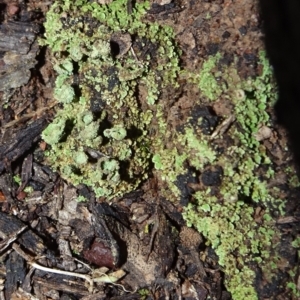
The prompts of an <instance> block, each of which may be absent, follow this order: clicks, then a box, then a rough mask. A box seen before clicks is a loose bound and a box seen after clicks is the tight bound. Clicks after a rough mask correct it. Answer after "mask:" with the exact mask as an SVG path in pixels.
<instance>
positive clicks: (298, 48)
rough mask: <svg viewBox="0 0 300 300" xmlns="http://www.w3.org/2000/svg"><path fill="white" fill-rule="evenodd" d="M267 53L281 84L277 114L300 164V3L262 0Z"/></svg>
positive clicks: (295, 0)
mask: <svg viewBox="0 0 300 300" xmlns="http://www.w3.org/2000/svg"><path fill="white" fill-rule="evenodd" d="M260 6H261V12H262V17H263V20H264V28H265V34H266V37H265V41H266V47H267V52H268V55H269V57H270V60H271V63H272V65H273V66H274V71H275V76H276V79H277V82H278V86H279V100H278V102H277V104H276V107H275V109H276V113H277V117H278V120H279V122H280V123H282V124H283V125H284V126H285V127H286V128H287V130H288V131H289V134H290V139H291V143H292V146H293V148H294V153H295V158H296V160H297V163H298V165H299V164H300V139H299V136H300V55H299V54H300V2H299V1H297V0H293V1H284V0H260Z"/></svg>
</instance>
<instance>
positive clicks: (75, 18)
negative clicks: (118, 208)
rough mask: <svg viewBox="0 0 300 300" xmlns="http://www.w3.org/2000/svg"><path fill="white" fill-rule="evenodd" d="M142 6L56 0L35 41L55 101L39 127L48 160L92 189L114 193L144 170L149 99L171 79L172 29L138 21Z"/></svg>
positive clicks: (173, 59)
mask: <svg viewBox="0 0 300 300" xmlns="http://www.w3.org/2000/svg"><path fill="white" fill-rule="evenodd" d="M147 7H148V3H147V2H142V3H136V5H135V7H134V9H133V11H132V13H127V0H118V1H113V2H111V3H110V4H107V5H104V4H98V3H96V2H93V1H87V0H80V1H79V0H77V1H68V0H58V1H55V3H54V4H53V5H52V7H51V9H50V10H49V12H48V13H47V21H46V23H45V29H46V32H45V39H44V40H42V41H41V43H42V44H44V45H48V46H49V47H50V49H51V50H52V54H53V61H54V69H55V70H56V72H57V78H56V81H55V89H54V96H55V98H56V99H57V100H58V101H59V102H61V103H62V104H63V108H62V109H61V110H58V112H57V115H56V117H55V119H54V121H53V123H52V124H50V125H49V126H48V128H46V130H45V131H44V132H43V134H42V137H43V139H44V140H45V141H46V142H47V143H48V144H50V145H51V150H49V151H48V152H47V155H48V161H49V163H50V164H51V165H52V166H53V167H55V168H56V169H58V170H59V171H60V172H61V174H62V176H63V177H64V178H65V179H67V180H68V181H70V182H71V183H73V184H79V183H84V184H86V185H88V186H90V187H92V188H93V190H94V191H95V193H96V195H97V196H105V197H107V198H112V197H115V196H118V195H122V194H123V193H125V192H129V191H132V190H133V189H134V188H135V187H136V186H137V185H138V184H139V183H140V182H141V180H143V179H144V178H145V177H146V176H147V170H148V166H149V160H150V152H149V148H148V147H145V146H144V145H147V144H149V136H148V128H147V126H148V124H149V122H150V121H151V118H152V108H151V106H152V105H153V104H154V103H155V102H157V101H158V98H159V91H160V90H161V89H163V88H164V87H166V86H168V85H170V84H171V85H173V86H175V85H176V81H175V78H176V74H177V71H178V70H179V68H178V56H177V54H176V53H175V50H174V46H173V45H174V43H173V31H172V30H171V29H170V28H169V27H161V26H159V25H158V24H156V23H147V22H146V21H143V20H142V17H143V15H144V14H145V12H146V8H147ZM145 49H148V50H147V51H145ZM137 91H143V95H145V99H143V100H141V99H138V92H137ZM140 106H142V107H143V109H141V107H140Z"/></svg>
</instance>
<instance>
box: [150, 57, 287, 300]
mask: <svg viewBox="0 0 300 300" xmlns="http://www.w3.org/2000/svg"><path fill="white" fill-rule="evenodd" d="M219 57H220V56H219V55H217V56H216V57H213V58H209V60H208V61H209V62H210V64H205V63H204V64H203V66H204V67H205V68H207V67H208V66H210V67H209V69H211V68H212V67H214V68H215V67H217V66H218V68H219V70H220V74H222V76H221V77H220V78H219V80H220V83H221V84H219V85H216V82H215V78H214V77H210V76H206V77H205V78H206V79H207V80H208V81H212V83H211V82H210V83H209V82H206V83H205V84H204V82H203V78H204V77H203V75H202V77H197V76H196V77H193V81H194V82H195V78H196V81H197V78H198V79H199V80H200V82H199V88H200V92H201V94H200V97H199V98H200V99H202V97H201V96H202V95H204V96H205V97H207V98H208V99H209V100H217V98H218V97H222V98H223V99H228V100H230V101H231V103H233V104H234V108H233V111H232V114H233V115H234V119H235V122H234V123H233V124H232V125H231V126H230V127H229V129H228V130H227V132H226V133H225V134H223V136H221V137H218V138H215V139H216V140H215V139H212V138H211V137H210V136H209V135H207V134H204V133H203V132H201V128H200V127H201V126H199V124H201V122H199V121H197V122H196V125H193V126H192V121H191V119H192V117H190V119H188V120H187V122H186V125H185V126H184V127H183V128H181V130H180V132H176V134H175V133H172V136H171V137H172V138H170V134H169V135H168V134H167V132H168V131H167V129H166V128H167V125H166V124H165V125H163V120H162V118H161V123H162V124H161V126H160V128H163V129H164V130H162V133H163V134H164V135H163V136H164V137H165V140H163V141H162V140H159V139H158V140H157V141H156V143H155V149H156V154H155V156H154V157H153V162H154V166H155V167H156V169H157V174H158V176H159V178H160V179H161V180H162V181H164V182H165V185H166V186H167V190H169V191H171V192H172V193H171V194H173V195H175V197H174V198H175V199H176V198H177V200H179V199H180V200H183V201H182V203H184V204H185V203H186V202H187V201H188V200H184V197H191V196H190V195H191V192H187V191H186V189H187V186H188V185H191V186H192V187H195V192H194V194H193V195H192V197H191V199H190V200H192V202H191V203H189V204H188V205H187V207H185V209H184V213H183V215H184V218H185V220H186V221H187V223H188V225H189V226H194V227H196V228H197V229H198V230H199V232H201V233H203V234H204V236H205V237H206V238H207V241H208V244H209V245H211V246H212V247H213V248H214V249H215V251H216V253H217V255H218V256H219V263H220V265H221V266H222V267H223V268H224V272H225V284H226V286H227V288H228V289H229V291H230V292H231V293H232V296H233V299H249V300H250V299H251V300H252V299H258V298H257V294H256V291H255V288H254V281H255V276H256V275H255V271H254V269H253V268H252V267H251V266H253V264H255V263H257V264H258V265H259V266H260V267H261V268H262V269H263V270H267V271H268V274H269V278H271V277H272V275H270V274H272V272H273V271H274V270H273V269H272V268H271V267H270V266H273V265H274V264H272V259H271V257H272V253H273V252H274V251H275V250H274V249H273V248H272V242H273V240H274V237H276V235H278V234H279V233H278V231H277V230H276V228H275V227H274V222H273V221H272V217H271V213H270V210H271V209H272V211H273V212H274V210H276V211H279V213H280V212H282V211H281V209H282V205H283V202H282V200H279V199H276V198H275V197H274V196H273V195H272V191H271V190H269V189H268V186H267V180H268V178H270V176H272V174H273V173H274V171H273V170H272V165H271V162H270V159H269V158H268V156H267V154H266V149H265V147H264V146H263V143H262V142H259V141H258V140H257V139H256V133H257V132H258V130H259V128H261V127H262V126H269V125H270V124H269V115H268V114H267V112H266V109H267V107H268V106H270V105H271V104H272V103H273V101H274V98H276V88H275V85H274V83H273V82H272V72H271V68H270V66H269V65H268V64H267V60H266V58H265V54H264V53H261V54H260V61H259V65H260V66H261V67H262V72H261V74H259V75H258V76H257V77H256V78H248V79H241V78H240V77H239V75H238V73H237V71H236V69H235V67H234V64H232V65H231V66H226V67H224V66H222V65H218V63H219ZM212 62H213V64H212ZM202 74H203V72H202ZM224 82H226V84H223V83H224ZM205 89H208V91H207V90H205ZM212 89H215V90H212ZM226 117H227V116H224V118H226ZM200 121H201V120H200ZM194 123H195V122H194ZM162 139H163V137H162ZM170 139H171V142H170ZM222 139H224V141H221V143H220V140H222ZM226 139H227V140H229V142H228V144H226V142H225V140H226ZM165 145H168V146H167V147H166V146H165ZM220 145H227V147H224V146H222V147H221V148H220ZM175 162H180V163H177V164H176V163H175ZM220 170H221V171H220ZM206 174H217V175H214V176H215V177H214V180H215V184H214V183H210V182H209V181H207V180H206V181H204V180H203V179H204V177H205V176H206ZM198 178H201V180H200V183H198V184H197V182H198ZM211 182H213V181H211ZM168 194H169V198H170V193H169V192H168V191H165V195H168ZM192 203H193V204H192ZM257 206H260V207H263V208H264V215H263V217H262V219H261V220H260V222H257V221H256V220H255V213H256V207H257ZM273 246H274V245H273ZM272 251H273V252H272Z"/></svg>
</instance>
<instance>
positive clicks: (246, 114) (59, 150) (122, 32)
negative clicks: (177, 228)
mask: <svg viewBox="0 0 300 300" xmlns="http://www.w3.org/2000/svg"><path fill="white" fill-rule="evenodd" d="M147 7H148V3H146V2H144V3H143V2H139V1H137V3H136V5H135V8H134V10H133V12H132V13H131V14H129V13H127V0H118V1H112V2H111V3H110V4H107V5H101V4H97V3H96V2H92V1H87V0H77V1H68V0H58V1H55V3H54V4H53V6H52V7H51V9H50V11H49V13H48V14H47V21H46V23H45V29H46V33H45V40H43V42H42V43H43V44H44V45H48V46H49V47H50V49H51V50H52V53H53V63H54V69H55V70H56V72H57V78H56V82H55V91H54V96H55V97H56V99H57V100H58V101H59V102H60V103H61V104H62V108H61V109H58V111H57V114H56V117H55V119H54V120H53V122H52V123H51V124H50V125H49V126H48V127H47V128H46V129H45V131H44V132H43V134H42V137H43V139H44V140H45V141H46V142H47V143H48V144H49V145H50V146H51V148H50V149H49V150H48V152H47V159H48V162H49V164H51V165H52V166H53V167H54V168H56V169H58V170H59V171H60V173H61V175H62V177H64V178H65V179H66V180H68V181H69V182H71V183H73V184H74V185H77V184H86V185H88V186H89V187H91V188H92V189H93V190H94V192H95V194H96V196H98V197H100V196H103V197H106V198H107V199H111V198H113V197H117V196H121V195H123V194H124V193H126V192H130V191H133V190H134V189H135V188H136V187H137V186H138V185H139V184H140V183H141V182H142V181H143V180H144V179H145V178H146V177H147V176H148V173H150V172H151V171H153V172H154V173H155V175H156V176H157V178H158V179H159V180H160V182H161V183H162V184H163V185H164V186H163V188H162V189H161V195H162V196H165V197H166V198H167V199H170V200H174V201H177V203H178V202H179V200H180V201H183V202H184V201H186V200H187V197H191V199H188V200H192V201H191V203H190V204H188V205H187V206H186V207H185V208H184V218H185V220H186V221H187V223H188V225H190V226H194V227H195V228H197V229H198V230H199V231H200V232H201V233H202V234H203V235H204V236H205V237H206V239H207V241H208V244H209V245H211V247H213V248H214V249H215V251H216V253H217V254H218V256H219V264H220V266H221V267H222V268H223V269H224V271H225V274H226V281H225V284H226V286H227V288H228V289H229V291H230V292H231V293H232V295H233V299H251V300H253V299H257V295H256V291H255V289H254V280H255V272H254V270H253V269H252V267H251V266H252V264H253V263H258V264H259V265H260V267H261V268H262V269H263V270H265V269H268V266H274V261H272V255H271V254H272V247H271V245H272V242H273V240H274V237H275V236H276V235H277V234H278V232H277V231H276V229H275V228H274V224H273V221H272V217H271V209H272V210H273V211H274V210H276V211H278V212H279V213H280V214H282V213H283V207H284V204H283V202H282V201H280V200H278V199H277V198H276V194H278V193H279V192H278V191H276V190H275V189H273V190H270V189H269V188H268V186H267V180H268V179H269V178H271V177H272V176H273V174H274V170H273V169H272V165H271V162H270V160H269V158H268V156H267V154H266V149H265V148H264V146H263V144H262V143H261V142H259V141H258V140H257V139H256V137H255V134H256V133H257V132H258V131H259V129H260V128H261V127H262V126H268V125H269V115H268V114H267V112H266V109H267V107H269V106H270V105H271V104H273V103H274V99H275V98H276V97H275V95H276V91H275V88H274V84H273V82H272V72H271V68H270V66H269V64H268V61H267V59H266V57H265V54H264V53H263V52H262V53H261V54H260V62H259V64H260V65H261V67H262V68H261V69H262V73H261V74H259V75H258V76H257V77H256V78H246V79H245V78H243V79H242V78H240V76H239V74H238V72H237V71H236V68H235V65H236V64H237V62H236V61H234V62H233V64H232V65H231V66H222V65H221V64H220V57H221V55H220V54H218V55H216V56H211V57H210V58H208V59H207V60H206V61H204V62H203V64H202V69H201V71H200V72H199V74H190V75H189V76H188V77H190V78H191V81H192V82H194V83H195V84H196V85H197V86H198V88H199V91H200V98H201V99H204V100H207V101H208V103H211V102H212V101H214V100H217V99H220V98H223V99H228V100H230V101H231V102H232V103H234V109H233V111H232V114H233V115H234V116H235V123H234V124H233V125H232V126H231V127H230V128H229V129H228V132H227V133H226V134H225V135H226V137H227V138H228V139H230V143H228V145H227V146H226V147H225V148H224V149H220V147H218V144H217V143H215V142H214V140H213V139H211V138H210V136H208V135H204V134H203V133H202V131H201V129H200V127H201V126H199V125H201V124H202V121H203V120H202V119H201V118H199V119H198V120H197V121H196V122H194V123H193V120H192V116H191V117H190V118H188V119H187V120H186V123H185V124H184V125H183V126H182V127H181V129H180V130H175V129H174V128H170V124H168V122H167V121H166V113H165V110H166V106H165V101H164V100H165V99H162V98H161V95H160V91H162V90H164V88H166V87H168V86H172V87H173V88H176V87H177V86H178V84H177V74H178V73H179V67H178V65H179V59H178V54H177V52H176V51H175V46H174V45H175V43H174V41H173V37H174V34H173V31H172V30H171V28H169V27H162V26H160V25H158V24H156V23H150V22H147V21H146V20H143V16H144V15H145V11H146V8H147ZM124 41H125V42H124ZM126 41H127V42H126ZM181 74H185V71H181ZM185 75H186V74H185ZM226 117H228V116H224V118H226ZM195 124H196V126H195ZM150 127H151V130H150ZM153 132H154V133H153ZM151 160H152V163H153V165H154V170H151V169H150V168H151V166H152V163H151ZM210 168H216V169H221V170H222V176H221V180H220V185H219V186H218V187H217V188H216V187H210V186H203V185H202V186H201V185H200V184H199V186H198V188H197V189H196V190H195V192H194V193H193V194H192V196H191V192H190V191H188V192H185V191H186V190H187V186H188V183H189V182H190V181H191V182H197V180H198V179H197V178H198V177H199V176H201V175H202V174H203V173H204V170H207V169H210ZM79 199H80V198H79ZM257 206H260V207H263V209H264V215H263V217H262V218H261V220H260V223H258V222H256V221H255V218H254V215H255V209H256V207H257ZM269 274H270V276H269V277H270V278H271V277H272V268H271V267H270V268H269Z"/></svg>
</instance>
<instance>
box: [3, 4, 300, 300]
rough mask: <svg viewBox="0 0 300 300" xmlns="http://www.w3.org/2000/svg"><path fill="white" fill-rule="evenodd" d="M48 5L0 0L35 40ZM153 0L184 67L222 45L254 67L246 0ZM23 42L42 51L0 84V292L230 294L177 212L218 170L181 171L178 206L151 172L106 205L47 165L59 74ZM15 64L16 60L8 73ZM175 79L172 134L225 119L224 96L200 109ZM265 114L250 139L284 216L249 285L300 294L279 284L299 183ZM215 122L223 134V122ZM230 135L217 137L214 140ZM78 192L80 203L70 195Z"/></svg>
mask: <svg viewBox="0 0 300 300" xmlns="http://www.w3.org/2000/svg"><path fill="white" fill-rule="evenodd" d="M52 2H53V1H46V2H45V1H38V0H29V1H26V2H23V1H19V2H18V1H15V2H12V1H2V2H0V10H1V12H0V15H1V21H2V24H7V23H9V22H19V21H22V22H25V23H26V24H28V26H29V25H30V24H31V25H34V26H35V27H34V28H38V30H36V31H34V32H35V33H34V34H35V37H36V38H37V37H39V36H42V35H43V32H44V30H43V22H44V20H45V14H46V12H47V11H48V9H49V7H50V6H51V3H52ZM151 2H153V3H152V7H151V10H150V11H149V13H148V14H147V19H149V20H151V21H157V22H159V23H160V24H163V25H169V26H171V27H172V28H173V29H174V31H175V39H176V41H177V42H178V45H179V47H180V49H181V51H182V54H181V64H182V66H184V67H185V68H186V69H187V70H189V71H190V72H193V73H196V72H198V73H199V72H200V70H201V67H202V65H203V62H204V61H205V59H207V58H208V57H209V56H210V55H215V54H216V53H218V52H220V53H222V63H223V64H225V65H226V64H230V63H232V61H233V55H236V56H237V57H239V61H238V63H237V64H236V67H237V71H238V74H239V75H240V76H241V77H242V78H248V77H251V76H256V75H257V74H259V69H258V66H257V61H258V52H259V51H260V50H262V49H264V44H263V33H262V20H261V18H260V15H259V9H258V5H257V3H256V2H255V1H253V0H243V1H242V0H237V1H231V0H224V1H223V0H216V1H204V0H203V1H196V0H183V1H176V0H175V1H155V0H153V1H151ZM30 47H31V49H39V51H37V50H35V51H36V52H34V57H35V67H32V65H30V64H29V65H27V66H26V65H24V66H22V68H23V69H22V70H24V74H27V73H26V72H27V71H28V70H29V69H30V77H28V78H27V80H26V81H28V82H27V83H26V84H24V82H22V80H21V79H18V80H20V81H19V85H20V86H18V81H14V86H12V87H11V88H10V89H8V88H5V89H3V90H2V91H1V109H0V120H1V144H0V158H1V160H0V172H2V173H1V176H0V207H1V212H0V235H1V238H2V241H1V242H0V249H1V260H0V285H1V292H0V293H1V294H0V295H1V299H64V300H66V299H85V300H87V299H186V300H188V299H199V300H205V299H222V300H225V299H232V297H231V294H230V292H229V291H227V289H226V285H225V284H224V279H225V277H226V273H224V271H223V269H222V267H221V266H220V265H219V263H218V257H217V255H216V254H215V251H214V250H213V249H212V248H211V247H210V246H209V245H207V244H206V240H205V238H204V237H203V236H202V235H201V233H198V232H197V231H196V230H195V229H194V228H188V227H187V226H186V224H185V221H184V219H183V217H182V214H181V213H182V211H183V210H184V207H185V206H186V205H187V202H188V200H189V199H190V195H191V193H192V190H197V188H199V182H201V184H203V185H204V186H212V187H214V186H218V185H220V182H221V178H222V170H221V169H220V168H218V167H207V168H206V169H205V170H204V171H203V172H202V174H201V178H200V179H199V182H198V181H194V179H193V177H192V176H190V177H189V176H188V175H186V174H185V177H184V178H182V180H181V181H180V178H178V182H179V183H178V184H180V188H181V190H182V191H183V192H182V193H183V194H182V195H183V196H182V199H181V200H180V203H178V201H177V203H174V202H172V201H169V200H172V199H166V197H163V196H162V192H161V191H162V190H163V188H164V184H163V183H162V182H160V180H159V178H157V177H156V176H155V174H149V179H148V180H146V181H145V182H144V183H143V184H142V185H141V186H140V187H139V188H138V189H137V190H136V191H134V192H131V193H129V194H127V195H125V196H124V197H122V198H121V199H118V201H115V202H113V203H112V204H111V205H108V204H107V202H105V199H97V198H95V196H94V194H93V192H92V191H91V190H90V189H88V188H87V187H86V186H84V185H81V186H77V187H74V186H72V185H70V184H68V183H67V182H66V181H64V180H63V179H62V178H60V176H59V174H58V173H56V172H54V171H53V170H52V169H51V168H50V167H49V166H48V165H47V164H46V163H45V159H44V155H43V153H44V151H45V149H46V147H47V145H46V144H45V142H44V141H42V140H41V138H40V134H41V132H42V130H43V129H44V128H45V127H46V125H47V124H48V123H49V122H51V120H52V119H53V116H54V115H55V108H56V107H57V105H58V104H57V103H56V102H55V100H54V99H53V95H52V93H53V87H54V80H55V74H56V73H55V71H54V70H53V68H52V64H51V62H50V57H51V54H50V52H49V49H47V48H45V47H43V48H41V47H40V48H39V46H38V43H37V41H36V40H35V41H33V42H32V45H31V46H30ZM35 47H36V48H35ZM5 53H6V52H5V51H4V50H2V51H1V53H0V55H1V56H0V58H1V64H0V68H2V71H3V73H1V74H0V76H2V75H3V74H7V73H8V72H12V73H10V74H16V73H13V72H15V69H13V71H8V70H11V69H8V68H6V65H7V60H5V59H4V57H5ZM20 59H21V61H22V57H21V58H20ZM23 59H24V58H23ZM30 61H31V63H32V57H31V58H30ZM11 64H15V62H13V63H11ZM20 68H21V67H20V65H16V70H19V69H20ZM5 72H6V73H5ZM3 76H4V75H3ZM15 76H16V75H15ZM18 78H19V77H18ZM15 82H16V83H15ZM180 84H181V87H180V92H178V91H170V90H168V91H164V93H165V94H166V95H167V97H166V99H168V100H166V101H168V102H167V104H166V106H165V114H167V116H168V117H167V119H168V122H169V126H170V128H171V127H173V128H179V129H180V127H181V126H183V125H184V124H185V122H186V119H187V117H188V116H190V112H191V111H192V117H193V118H194V119H195V120H197V119H198V118H199V116H202V117H203V118H204V120H205V122H202V124H201V130H202V132H203V134H206V135H211V134H212V133H213V132H214V130H215V128H217V127H218V126H219V125H220V124H221V123H222V121H224V120H222V119H221V117H220V116H222V115H230V114H231V112H232V107H233V103H231V102H230V100H228V99H221V100H220V101H218V102H216V103H214V104H213V105H212V106H211V107H209V108H207V106H205V104H206V103H205V100H203V99H199V92H198V90H197V89H196V88H195V86H194V85H193V84H191V83H188V82H186V81H184V80H183V81H182V82H181V83H180ZM268 112H269V113H270V114H271V116H272V120H273V121H274V123H273V124H272V131H271V132H270V130H269V128H262V129H261V130H260V131H259V132H258V133H257V134H258V137H257V138H258V139H260V140H261V141H263V144H264V146H265V147H266V148H267V149H268V151H269V154H270V157H271V158H272V161H273V163H274V165H275V169H276V176H274V178H273V179H272V180H270V182H269V186H272V187H278V188H279V190H280V198H281V199H285V201H286V214H285V216H278V218H277V220H276V224H275V225H274V226H276V227H277V228H278V229H279V230H280V231H281V233H282V236H281V240H280V241H277V243H278V244H279V245H280V247H279V253H280V255H281V256H280V259H278V263H277V269H278V272H277V273H276V276H275V277H273V278H272V279H271V280H267V279H266V277H265V276H264V274H263V273H262V272H261V270H260V269H259V267H258V268H256V282H255V283H254V284H255V288H256V291H257V293H258V298H259V299H297V298H296V296H293V294H292V292H291V289H290V288H288V282H295V283H296V284H297V280H298V277H297V276H298V274H297V273H296V274H292V272H295V268H296V266H297V263H298V260H297V249H296V248H295V247H292V245H291V243H292V241H293V240H294V239H295V237H297V235H298V233H299V218H300V207H299V204H298V202H299V201H298V199H299V190H298V189H297V188H294V189H291V188H290V187H288V185H287V184H286V181H287V175H286V173H285V172H284V170H285V169H286V168H287V167H291V168H293V169H294V164H293V158H292V154H291V153H290V152H288V151H285V149H286V147H287V146H288V141H287V134H286V132H285V130H284V129H283V128H281V127H280V126H279V125H277V124H276V117H275V116H274V112H273V110H272V108H271V107H270V108H268ZM178 116H179V117H178ZM231 121H232V120H231ZM191 122H193V121H191ZM229 122H230V121H229ZM222 126H223V129H222V128H221V129H220V130H224V131H225V130H226V128H228V127H226V126H227V125H226V124H223V125H222ZM228 126H229V125H228ZM212 128H213V129H214V130H212ZM230 142H231V141H229V140H226V139H224V140H222V141H218V143H219V146H220V147H221V146H223V147H226V145H227V143H230ZM295 180H296V179H295ZM26 187H27V189H26ZM28 187H30V188H29V189H28ZM78 195H81V196H84V197H85V198H87V199H89V202H78V201H77V200H76V199H77V198H78ZM187 199H188V200H187ZM262 216H263V208H261V207H259V206H258V207H256V213H255V215H254V216H253V217H254V218H255V220H256V221H257V222H258V223H259V222H260V221H261V218H262ZM221 238H222V237H221ZM43 266H44V267H47V269H43ZM56 270H64V271H66V272H69V273H68V274H66V273H61V274H57V272H56Z"/></svg>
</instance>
